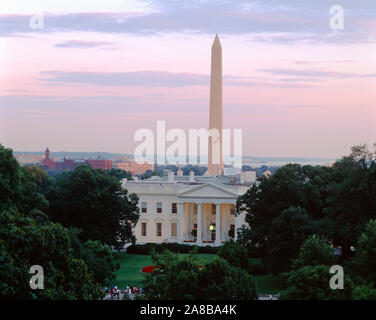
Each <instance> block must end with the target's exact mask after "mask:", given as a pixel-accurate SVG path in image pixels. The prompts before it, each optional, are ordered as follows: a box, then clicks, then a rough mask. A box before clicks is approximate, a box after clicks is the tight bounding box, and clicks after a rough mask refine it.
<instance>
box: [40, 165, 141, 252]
mask: <svg viewBox="0 0 376 320" xmlns="http://www.w3.org/2000/svg"><path fill="white" fill-rule="evenodd" d="M47 198H48V200H49V202H50V207H49V209H48V211H47V213H48V215H49V217H50V218H51V220H53V221H56V222H60V223H62V224H63V225H64V226H66V227H76V228H79V229H80V230H82V234H81V235H80V237H81V238H82V240H84V241H86V240H89V239H91V240H99V241H101V242H103V243H105V244H107V245H109V246H114V247H116V248H121V247H123V245H124V244H125V243H126V242H131V241H134V240H135V239H134V235H133V232H132V228H133V226H134V225H135V224H136V223H137V221H138V218H139V208H138V205H137V204H138V197H137V196H136V195H135V194H130V195H128V193H127V191H126V190H124V189H123V188H122V187H121V184H120V182H119V181H118V180H117V179H116V178H115V177H113V176H111V175H109V174H107V173H106V172H105V171H103V170H100V169H92V168H91V167H90V166H79V167H77V168H76V169H75V170H73V171H70V172H64V173H62V174H60V175H58V176H56V177H55V180H54V184H53V186H52V187H51V188H50V190H49V191H48V193H47Z"/></svg>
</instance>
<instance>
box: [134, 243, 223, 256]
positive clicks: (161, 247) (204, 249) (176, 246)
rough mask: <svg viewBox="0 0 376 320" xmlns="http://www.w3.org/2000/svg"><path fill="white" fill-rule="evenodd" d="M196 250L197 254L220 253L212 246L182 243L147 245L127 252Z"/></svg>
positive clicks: (138, 246)
mask: <svg viewBox="0 0 376 320" xmlns="http://www.w3.org/2000/svg"><path fill="white" fill-rule="evenodd" d="M194 248H197V253H211V254H216V253H217V251H218V248H217V247H212V246H192V245H189V244H180V243H145V244H135V245H132V246H129V247H128V249H127V252H128V253H132V254H150V252H151V251H152V250H155V251H156V252H157V253H161V252H163V251H166V250H169V251H172V252H175V253H189V252H191V251H192V250H193V249H194Z"/></svg>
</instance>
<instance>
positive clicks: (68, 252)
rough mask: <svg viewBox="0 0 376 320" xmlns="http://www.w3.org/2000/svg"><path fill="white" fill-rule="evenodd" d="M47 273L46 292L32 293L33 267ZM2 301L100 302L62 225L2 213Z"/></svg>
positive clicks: (16, 214)
mask: <svg viewBox="0 0 376 320" xmlns="http://www.w3.org/2000/svg"><path fill="white" fill-rule="evenodd" d="M33 265H39V266H41V267H43V271H44V289H43V290H33V289H31V288H30V285H29V281H30V278H31V276H32V275H31V274H30V273H29V270H30V267H31V266H33ZM0 279H1V282H0V299H2V298H3V299H4V298H6V299H85V300H86V299H101V298H102V297H103V294H102V291H101V289H100V287H99V285H98V284H97V283H96V282H95V281H94V278H93V275H92V273H91V272H89V271H88V268H87V266H86V264H85V263H84V262H83V261H82V260H80V259H76V258H74V256H73V253H72V248H71V246H70V239H69V234H68V231H67V230H66V229H64V228H63V227H62V226H61V225H59V224H53V223H48V224H43V225H38V224H37V223H36V222H35V221H34V220H33V219H31V218H28V217H25V216H23V215H22V214H20V213H18V212H15V211H12V212H8V211H3V212H2V213H1V214H0Z"/></svg>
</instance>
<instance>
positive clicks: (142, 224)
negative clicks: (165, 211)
mask: <svg viewBox="0 0 376 320" xmlns="http://www.w3.org/2000/svg"><path fill="white" fill-rule="evenodd" d="M141 236H142V237H146V222H142V223H141Z"/></svg>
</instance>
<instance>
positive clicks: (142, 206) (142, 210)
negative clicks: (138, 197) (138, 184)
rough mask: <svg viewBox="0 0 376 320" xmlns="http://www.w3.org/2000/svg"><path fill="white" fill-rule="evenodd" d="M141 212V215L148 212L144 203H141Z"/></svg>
mask: <svg viewBox="0 0 376 320" xmlns="http://www.w3.org/2000/svg"><path fill="white" fill-rule="evenodd" d="M141 212H143V213H145V212H148V205H147V203H146V202H142V203H141Z"/></svg>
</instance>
